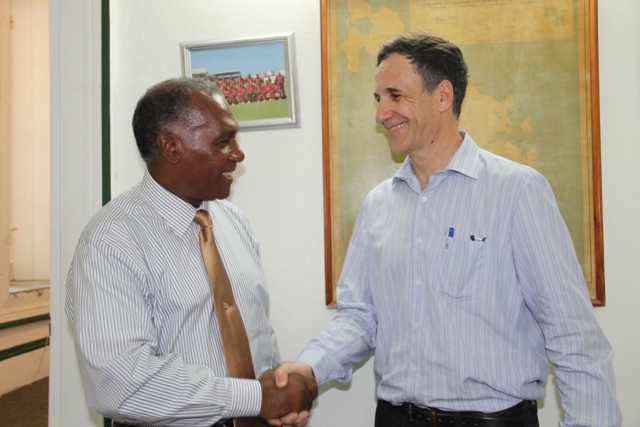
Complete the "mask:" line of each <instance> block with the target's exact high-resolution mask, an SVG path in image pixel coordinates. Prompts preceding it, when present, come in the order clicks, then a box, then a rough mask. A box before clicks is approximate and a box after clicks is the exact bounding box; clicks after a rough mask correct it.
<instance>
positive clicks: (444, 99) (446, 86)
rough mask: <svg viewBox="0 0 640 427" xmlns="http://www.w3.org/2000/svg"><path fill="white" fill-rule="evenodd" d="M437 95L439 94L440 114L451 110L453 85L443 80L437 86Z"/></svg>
mask: <svg viewBox="0 0 640 427" xmlns="http://www.w3.org/2000/svg"><path fill="white" fill-rule="evenodd" d="M437 91H438V93H439V94H440V99H439V102H440V112H441V113H444V112H445V111H447V110H449V109H452V108H453V85H452V84H451V82H450V81H449V80H443V81H441V82H440V83H439V84H438V88H437Z"/></svg>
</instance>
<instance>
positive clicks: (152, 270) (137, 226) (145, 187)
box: [65, 79, 317, 426]
mask: <svg viewBox="0 0 640 427" xmlns="http://www.w3.org/2000/svg"><path fill="white" fill-rule="evenodd" d="M133 129H134V134H135V137H136V143H137V145H138V148H139V150H140V153H141V155H142V157H143V159H144V160H145V162H146V164H147V169H148V170H147V172H146V173H145V175H144V178H143V180H142V182H141V183H140V184H138V185H137V186H136V187H134V188H133V189H131V190H130V191H128V192H127V193H125V194H122V195H121V196H119V197H117V198H115V199H114V200H112V201H111V202H110V203H108V204H107V205H106V206H105V207H103V208H102V209H101V210H100V212H98V214H97V215H96V216H95V217H94V218H93V219H92V220H91V221H90V222H89V224H88V225H87V227H86V228H85V230H84V232H83V234H82V236H81V238H80V241H79V243H78V246H77V249H76V252H75V255H74V257H73V261H72V264H71V268H70V269H69V274H68V279H67V299H66V307H65V309H66V313H67V317H68V319H69V322H70V323H71V325H72V327H73V331H74V338H75V345H76V353H77V356H78V362H79V365H80V371H81V374H82V380H83V383H84V387H85V392H86V395H87V400H88V402H89V405H90V406H91V407H92V408H94V409H95V410H96V411H98V412H99V413H101V414H103V415H104V416H106V417H108V418H112V419H114V420H116V421H115V422H114V426H121V425H145V426H212V425H215V426H231V425H233V419H238V418H244V417H247V418H251V417H253V418H255V417H258V418H262V419H267V418H278V417H283V416H286V415H287V414H291V413H293V415H291V416H289V418H287V419H288V420H290V421H291V422H293V423H295V424H298V425H301V424H304V423H305V422H306V419H307V417H308V410H309V409H310V406H311V403H312V401H313V399H314V398H315V397H316V395H317V385H316V383H315V381H313V380H311V379H309V378H306V377H303V376H301V375H297V376H292V377H291V378H290V379H289V381H290V384H291V385H292V386H291V387H289V388H287V389H282V388H277V387H276V385H275V380H274V375H273V370H272V369H274V368H275V367H276V366H277V365H278V364H279V363H280V355H279V352H278V346H277V343H276V339H275V336H274V333H273V329H272V328H271V324H270V322H269V320H268V308H269V297H268V292H267V287H266V283H265V279H264V275H263V272H262V265H261V261H260V255H259V250H258V244H257V242H256V241H255V239H254V237H253V234H252V231H251V227H250V225H249V223H248V221H247V220H246V218H245V217H244V215H243V214H242V213H241V212H240V211H239V210H238V209H237V208H236V207H235V206H233V205H232V204H231V203H229V202H227V201H225V200H224V199H225V198H227V197H228V196H229V193H230V188H231V183H232V182H233V171H234V170H235V168H236V165H237V163H239V162H241V161H243V160H244V153H243V152H242V150H241V149H240V147H239V146H238V141H237V140H236V135H237V132H238V122H237V120H236V119H235V117H234V116H233V113H232V112H231V110H230V108H229V106H228V104H227V103H226V101H225V99H224V96H223V95H222V93H221V92H220V89H219V88H218V87H217V86H216V85H214V84H212V83H209V82H207V81H204V80H197V79H173V80H168V81H165V82H162V83H160V84H158V85H155V86H153V87H152V88H150V89H149V90H148V91H147V92H146V93H145V95H144V96H143V97H142V98H141V99H140V101H139V102H138V105H137V107H136V111H135V113H134V117H133ZM199 209H204V210H207V211H208V212H209V216H210V218H211V222H212V226H213V230H214V235H215V239H216V244H217V246H218V248H219V252H220V255H221V257H222V259H223V263H224V265H225V267H226V270H227V272H228V275H229V279H230V281H231V285H232V288H233V293H234V296H235V300H236V303H237V306H238V308H239V311H240V313H241V316H242V319H243V321H244V325H245V328H246V331H247V336H248V339H249V345H250V348H251V356H252V360H253V366H254V370H255V375H256V378H259V379H258V380H250V379H239V378H229V377H227V369H226V365H225V359H224V356H223V352H222V345H221V339H220V330H219V327H218V320H217V317H216V313H215V310H214V307H213V301H212V296H211V289H210V284H209V278H208V275H207V271H206V269H205V265H204V263H203V259H202V254H201V249H200V244H199V232H200V226H199V225H198V224H196V223H195V222H194V217H195V214H196V211H197V210H199ZM298 414H299V417H298ZM257 422H258V423H260V421H257ZM262 423H263V424H264V421H262Z"/></svg>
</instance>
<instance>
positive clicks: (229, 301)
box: [194, 209, 261, 427]
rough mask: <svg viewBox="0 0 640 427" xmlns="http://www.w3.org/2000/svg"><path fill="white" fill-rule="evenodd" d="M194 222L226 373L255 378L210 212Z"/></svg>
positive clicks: (248, 426) (239, 423)
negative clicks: (205, 270) (209, 287)
mask: <svg viewBox="0 0 640 427" xmlns="http://www.w3.org/2000/svg"><path fill="white" fill-rule="evenodd" d="M194 221H195V222H196V223H197V224H198V225H199V226H200V227H201V229H200V249H201V250H202V258H203V259H204V265H205V267H206V269H207V274H208V275H209V283H210V285H211V293H212V295H213V305H214V307H215V311H216V316H217V318H218V325H219V326H220V338H221V340H222V351H223V353H224V360H225V363H226V365H227V374H228V375H229V376H230V377H234V378H248V379H255V372H254V370H253V361H252V360H251V348H250V347H249V339H248V338H247V331H246V330H245V328H244V323H243V322H242V316H241V315H240V311H239V310H238V306H236V301H235V298H234V297H233V290H232V289H231V282H230V281H229V276H228V275H227V270H226V269H225V268H224V264H223V263H222V258H220V252H218V247H217V246H216V242H215V240H214V238H213V229H212V227H211V219H210V218H209V212H207V211H206V210H202V209H200V210H199V211H198V212H196V217H195V219H194ZM233 423H234V426H235V427H253V426H259V425H260V424H261V421H260V420H259V419H258V418H237V419H235V420H234V422H233Z"/></svg>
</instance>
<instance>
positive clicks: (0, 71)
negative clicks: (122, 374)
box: [0, 0, 11, 307]
mask: <svg viewBox="0 0 640 427" xmlns="http://www.w3.org/2000/svg"><path fill="white" fill-rule="evenodd" d="M10 46H11V5H10V2H9V0H0V307H1V306H2V304H4V301H5V300H6V299H7V298H8V297H9V283H10V278H9V244H8V242H7V239H8V237H9V235H8V234H9V227H10V226H9V192H8V191H6V189H8V188H9V177H10V171H9V169H10V166H11V163H10V151H9V141H10V137H11V129H10V123H11V115H10V111H11V103H10V99H9V91H10V73H11V68H10V66H9V64H10V57H11V47H10Z"/></svg>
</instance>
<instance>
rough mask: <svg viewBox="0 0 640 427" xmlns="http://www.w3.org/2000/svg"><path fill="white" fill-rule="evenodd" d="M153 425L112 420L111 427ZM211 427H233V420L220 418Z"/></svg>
mask: <svg viewBox="0 0 640 427" xmlns="http://www.w3.org/2000/svg"><path fill="white" fill-rule="evenodd" d="M130 426H135V427H154V426H152V425H151V424H141V423H127V422H124V421H114V422H113V424H112V427H130ZM211 427H233V420H220V421H218V422H217V423H215V424H214V425H212V426H211Z"/></svg>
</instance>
